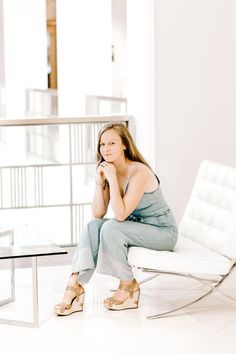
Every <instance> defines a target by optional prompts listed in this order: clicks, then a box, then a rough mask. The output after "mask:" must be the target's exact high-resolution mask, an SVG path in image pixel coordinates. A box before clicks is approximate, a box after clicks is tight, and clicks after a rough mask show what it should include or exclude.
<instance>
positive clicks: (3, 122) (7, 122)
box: [0, 115, 132, 127]
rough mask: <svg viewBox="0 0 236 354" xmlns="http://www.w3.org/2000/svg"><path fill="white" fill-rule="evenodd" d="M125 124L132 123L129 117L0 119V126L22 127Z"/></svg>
mask: <svg viewBox="0 0 236 354" xmlns="http://www.w3.org/2000/svg"><path fill="white" fill-rule="evenodd" d="M116 121H122V122H127V123H128V125H130V123H132V117H131V116H124V115H112V116H84V117H68V118H65V117H58V118H48V117H46V118H44V117H43V118H19V119H18V118H16V119H11V118H9V119H0V126H4V127H7V126H22V125H49V124H74V123H104V122H116Z"/></svg>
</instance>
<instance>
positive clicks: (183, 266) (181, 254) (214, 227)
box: [128, 161, 236, 319]
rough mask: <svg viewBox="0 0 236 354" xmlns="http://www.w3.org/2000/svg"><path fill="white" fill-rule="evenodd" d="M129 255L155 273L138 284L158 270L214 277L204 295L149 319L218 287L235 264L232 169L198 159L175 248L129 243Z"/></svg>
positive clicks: (138, 265)
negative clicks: (171, 249) (172, 249)
mask: <svg viewBox="0 0 236 354" xmlns="http://www.w3.org/2000/svg"><path fill="white" fill-rule="evenodd" d="M128 259H129V263H130V265H132V266H133V267H135V268H138V269H141V270H143V271H147V272H150V271H151V272H154V276H152V277H149V278H148V279H146V280H144V281H143V282H145V281H147V280H150V279H152V278H154V277H156V276H158V275H160V274H174V275H179V276H184V277H190V278H192V279H195V280H197V281H200V282H203V284H204V285H205V284H206V282H205V280H204V277H205V278H206V276H209V275H210V276H211V277H212V278H214V279H215V280H211V284H208V285H209V286H210V290H209V289H208V291H207V292H206V293H205V294H204V295H202V296H200V297H198V298H196V299H195V300H194V301H191V302H190V303H187V304H185V305H184V306H181V307H178V308H176V309H174V310H171V311H167V312H163V313H160V314H157V315H154V316H148V317H147V318H149V319H153V318H158V317H163V316H165V315H167V314H170V313H172V312H175V311H178V310H180V309H183V308H185V307H187V306H189V305H191V304H192V303H195V302H197V301H199V300H201V299H203V298H204V297H205V296H206V295H208V294H210V293H211V292H212V291H213V290H219V285H220V284H222V282H223V281H224V280H225V279H226V277H227V276H228V275H229V274H230V273H231V272H232V270H233V268H234V267H235V264H236V168H234V167H229V166H225V165H222V164H219V163H216V162H211V161H203V162H202V163H201V165H200V168H199V171H198V174H197V178H196V181H195V183H194V186H193V191H192V194H191V196H190V199H189V202H188V204H187V207H186V210H185V212H184V215H183V218H182V220H181V223H180V226H179V238H178V242H177V244H176V247H175V250H174V251H173V252H166V251H153V250H149V249H145V248H141V247H131V248H130V249H129V255H128ZM141 283H142V282H141ZM224 295H225V296H228V295H226V294H224ZM228 297H230V296H228Z"/></svg>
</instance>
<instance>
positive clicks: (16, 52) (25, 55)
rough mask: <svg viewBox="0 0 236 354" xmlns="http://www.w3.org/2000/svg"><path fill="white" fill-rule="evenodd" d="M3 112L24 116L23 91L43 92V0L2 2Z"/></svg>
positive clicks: (44, 85) (45, 86) (44, 15)
mask: <svg viewBox="0 0 236 354" xmlns="http://www.w3.org/2000/svg"><path fill="white" fill-rule="evenodd" d="M3 18H4V21H3V22H4V46H5V47H4V52H5V83H6V100H7V102H6V105H7V107H6V110H7V115H8V116H11V117H16V116H21V117H22V116H24V113H25V89H26V88H39V89H46V88H47V35H46V30H47V26H46V3H45V0H37V1H32V0H21V1H19V0H4V1H3Z"/></svg>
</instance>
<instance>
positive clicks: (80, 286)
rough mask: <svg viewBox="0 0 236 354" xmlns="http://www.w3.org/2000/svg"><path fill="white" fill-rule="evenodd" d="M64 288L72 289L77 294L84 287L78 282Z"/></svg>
mask: <svg viewBox="0 0 236 354" xmlns="http://www.w3.org/2000/svg"><path fill="white" fill-rule="evenodd" d="M66 290H69V291H73V292H74V293H75V294H76V296H79V295H81V294H83V292H84V288H83V287H82V285H80V284H78V285H77V286H71V285H67V287H66Z"/></svg>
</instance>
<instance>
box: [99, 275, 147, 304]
mask: <svg viewBox="0 0 236 354" xmlns="http://www.w3.org/2000/svg"><path fill="white" fill-rule="evenodd" d="M139 295H140V288H139V285H138V283H137V282H136V280H135V279H133V280H132V281H121V282H120V285H119V288H118V289H117V290H116V292H115V294H114V295H113V296H112V297H109V298H107V299H106V300H105V301H104V305H105V307H106V308H108V309H109V310H126V309H133V308H137V307H138V302H139Z"/></svg>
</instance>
